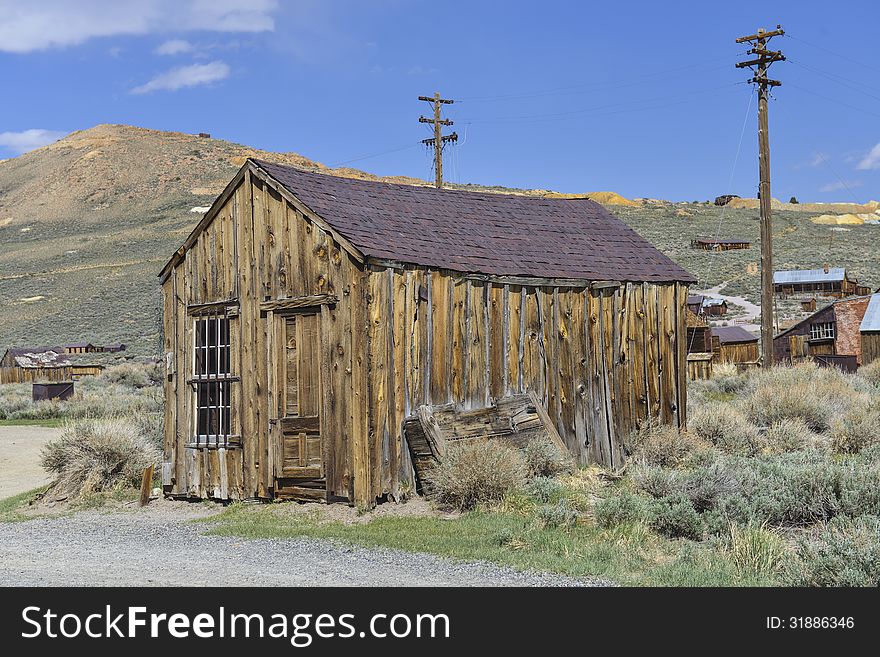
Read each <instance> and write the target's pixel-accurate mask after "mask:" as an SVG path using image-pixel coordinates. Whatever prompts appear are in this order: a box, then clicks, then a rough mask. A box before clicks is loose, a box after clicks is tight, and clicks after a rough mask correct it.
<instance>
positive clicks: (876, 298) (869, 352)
mask: <svg viewBox="0 0 880 657" xmlns="http://www.w3.org/2000/svg"><path fill="white" fill-rule="evenodd" d="M859 333H860V335H861V339H862V365H867V364H868V363H873V362H874V361H875V360H880V293H875V294H873V295H872V296H871V299H870V301H869V302H868V307H867V308H866V309H865V316H864V317H863V318H862V323H861V324H860V325H859Z"/></svg>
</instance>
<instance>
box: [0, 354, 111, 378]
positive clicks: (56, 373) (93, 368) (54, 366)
mask: <svg viewBox="0 0 880 657" xmlns="http://www.w3.org/2000/svg"><path fill="white" fill-rule="evenodd" d="M103 369H104V367H103V365H100V364H95V363H91V362H83V361H80V360H79V359H76V358H75V357H74V358H71V357H70V355H69V354H68V353H67V351H66V349H65V348H64V347H12V348H10V349H7V350H6V353H4V354H3V358H0V383H37V382H40V383H42V382H55V381H71V380H76V379H79V378H80V377H83V376H94V375H97V374H100V373H101V371H102V370H103Z"/></svg>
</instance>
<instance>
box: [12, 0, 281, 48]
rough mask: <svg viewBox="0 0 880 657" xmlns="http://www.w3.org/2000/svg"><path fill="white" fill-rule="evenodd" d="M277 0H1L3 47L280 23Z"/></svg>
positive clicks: (244, 29) (258, 27)
mask: <svg viewBox="0 0 880 657" xmlns="http://www.w3.org/2000/svg"><path fill="white" fill-rule="evenodd" d="M277 9H278V2H277V0H81V1H78V2H69V1H68V0H42V1H41V2H27V3H25V2H21V1H20V0H0V16H2V17H3V18H2V20H0V51H5V52H14V53H28V52H33V51H37V50H46V49H49V48H63V47H66V46H75V45H79V44H82V43H85V42H86V41H88V40H90V39H94V38H99V37H110V36H120V35H144V34H162V33H169V32H185V31H210V32H266V31H271V30H274V29H275V20H274V18H273V13H274V12H275V11H276V10H277Z"/></svg>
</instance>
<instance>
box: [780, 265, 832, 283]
mask: <svg viewBox="0 0 880 657" xmlns="http://www.w3.org/2000/svg"><path fill="white" fill-rule="evenodd" d="M845 276H846V269H844V268H843V267H835V268H833V269H829V270H828V271H827V272H826V271H825V270H824V269H800V270H798V269H794V270H789V271H775V272H773V282H774V283H777V284H780V283H835V282H837V281H842V280H843V279H844V277H845Z"/></svg>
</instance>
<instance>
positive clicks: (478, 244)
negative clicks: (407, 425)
mask: <svg viewBox="0 0 880 657" xmlns="http://www.w3.org/2000/svg"><path fill="white" fill-rule="evenodd" d="M160 278H161V282H162V287H163V293H164V307H165V313H164V317H165V320H164V345H165V352H166V354H165V361H166V366H167V381H166V384H165V393H166V417H165V452H164V464H163V485H164V490H165V491H166V494H169V495H173V496H182V497H212V498H218V499H242V498H254V497H256V498H263V499H271V498H293V499H320V500H326V501H333V500H345V501H348V502H350V503H356V504H358V505H363V506H371V505H372V504H374V503H375V502H376V501H377V500H382V499H386V498H394V497H395V496H396V495H397V494H398V491H399V487H400V486H401V484H402V482H404V481H409V482H411V481H412V466H411V462H410V455H409V452H408V448H407V445H406V443H405V438H404V436H403V435H402V427H403V425H404V421H405V420H406V418H408V417H411V416H413V415H415V414H416V412H417V410H418V409H419V408H420V407H423V406H436V405H448V404H452V405H454V406H455V408H459V409H461V410H462V411H466V410H468V409H475V408H479V407H484V406H489V405H491V404H492V403H493V401H494V400H496V399H500V398H504V397H506V396H508V395H513V394H517V393H524V392H533V393H535V395H536V398H537V399H538V400H539V401H540V402H541V404H542V405H543V407H544V408H545V409H546V411H547V413H548V415H549V417H550V418H551V419H552V422H553V423H555V426H556V428H557V430H558V433H559V435H560V436H561V438H562V439H563V440H564V442H565V444H566V446H567V447H568V449H569V450H570V451H571V453H572V454H573V455H574V456H575V457H576V459H577V460H578V461H579V462H580V463H587V462H599V463H606V464H611V465H619V464H621V463H622V462H623V460H624V458H625V457H624V451H623V447H622V440H623V439H624V437H625V436H626V435H627V434H628V433H629V431H630V430H631V429H633V428H634V427H635V426H636V425H637V424H638V423H639V422H640V421H642V420H644V419H645V418H647V417H649V416H654V417H657V418H659V419H660V420H661V421H663V422H667V423H671V424H674V425H684V424H685V419H686V418H685V406H686V404H685V402H686V398H685V397H686V360H685V358H686V333H685V311H686V300H687V285H688V284H689V283H691V282H693V280H694V279H693V278H692V277H691V275H690V274H688V273H687V272H686V271H684V270H683V269H682V268H681V267H679V266H677V265H676V264H675V263H673V262H672V261H671V260H670V259H669V258H667V257H666V256H665V255H663V254H662V253H660V252H659V251H657V250H656V249H655V248H653V247H652V246H651V245H650V244H649V243H648V242H647V241H645V240H644V239H642V238H641V237H640V236H639V235H638V234H636V233H635V232H634V231H633V230H632V229H630V228H629V227H627V226H626V225H625V224H623V223H622V222H621V221H619V220H618V219H617V218H615V217H614V216H613V215H611V214H610V213H608V212H607V211H606V210H605V209H603V208H602V206H600V205H599V204H597V203H594V202H593V201H589V200H562V199H543V198H532V197H525V196H516V195H504V194H491V193H478V192H466V191H455V190H437V189H433V188H428V187H415V186H406V185H394V184H385V183H376V182H369V181H363V180H353V179H343V178H337V177H333V176H329V175H325V174H319V173H311V172H305V171H301V170H297V169H294V168H290V167H285V166H279V165H275V164H270V163H268V162H263V161H258V160H248V162H246V163H245V165H244V166H243V167H242V169H241V170H240V171H239V172H238V174H237V175H236V176H235V178H234V179H233V180H232V181H231V182H230V183H229V185H228V186H227V187H226V189H225V190H224V191H223V193H222V194H221V195H220V196H219V197H218V198H217V200H216V201H215V202H214V204H213V205H212V207H211V209H210V210H209V211H208V213H207V214H205V216H204V217H203V219H202V220H201V221H200V222H199V224H198V225H197V226H196V228H195V229H194V230H193V232H192V233H191V235H190V236H189V237H188V238H187V239H186V241H185V243H184V244H183V246H181V247H180V249H179V250H178V251H177V252H176V253H175V254H174V256H173V257H172V258H171V259H170V261H169V262H168V263H167V264H166V266H165V267H164V268H163V270H162V272H161V274H160Z"/></svg>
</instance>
